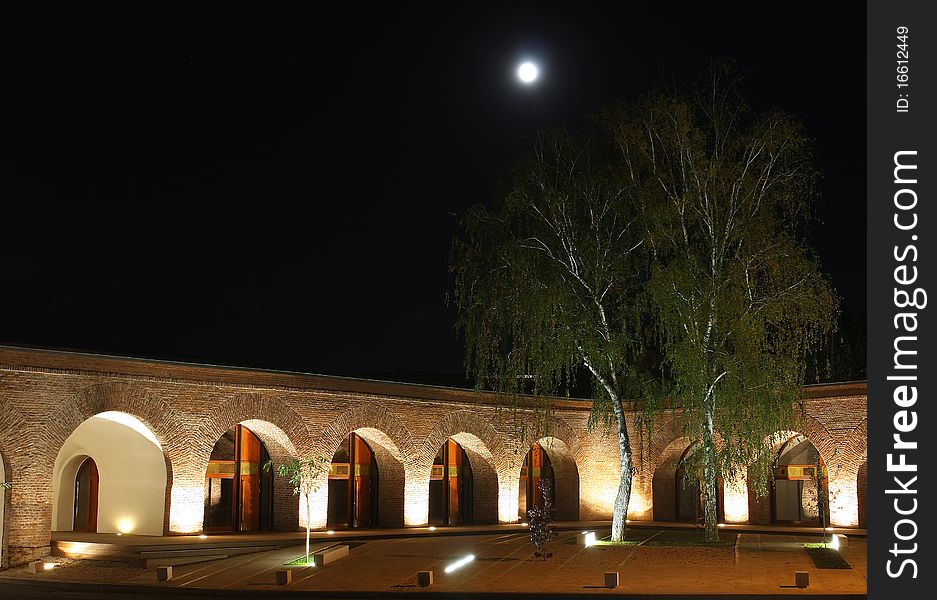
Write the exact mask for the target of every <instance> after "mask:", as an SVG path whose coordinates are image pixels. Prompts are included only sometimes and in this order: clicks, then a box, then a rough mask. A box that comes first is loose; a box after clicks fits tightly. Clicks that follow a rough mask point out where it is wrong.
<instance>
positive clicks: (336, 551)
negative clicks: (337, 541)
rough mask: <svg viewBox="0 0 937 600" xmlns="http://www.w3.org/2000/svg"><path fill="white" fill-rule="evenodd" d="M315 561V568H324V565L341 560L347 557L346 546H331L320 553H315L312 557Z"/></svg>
mask: <svg viewBox="0 0 937 600" xmlns="http://www.w3.org/2000/svg"><path fill="white" fill-rule="evenodd" d="M312 556H313V558H314V559H315V564H316V566H317V567H324V566H325V565H328V564H331V563H333V562H335V561H336V560H341V559H343V558H345V557H346V556H348V546H347V545H346V544H341V545H339V546H332V547H331V548H327V549H325V550H323V551H321V552H316V553H315V554H313V555H312Z"/></svg>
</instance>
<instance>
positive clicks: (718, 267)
mask: <svg viewBox="0 0 937 600" xmlns="http://www.w3.org/2000/svg"><path fill="white" fill-rule="evenodd" d="M605 122H606V123H607V125H608V126H609V128H610V130H611V131H612V133H613V135H614V137H615V140H616V142H617V145H618V148H619V152H620V156H621V171H622V173H623V174H624V176H625V177H626V178H627V180H628V181H629V183H630V185H632V186H634V187H635V188H636V189H640V194H641V195H642V197H643V198H644V202H645V206H646V209H647V221H646V224H647V228H648V229H647V235H646V239H647V244H646V247H647V250H648V252H649V254H650V264H651V278H650V285H649V289H648V291H649V298H650V305H649V306H650V310H651V312H652V313H653V315H654V319H655V322H656V323H657V325H658V327H659V331H660V345H661V353H662V356H663V368H664V373H665V375H666V379H667V383H668V384H669V385H668V386H667V388H666V391H667V393H666V396H667V398H669V399H670V402H672V403H673V404H674V405H675V406H677V407H678V408H679V409H680V410H681V411H682V415H683V418H682V422H683V423H684V427H685V429H686V435H688V436H690V437H691V438H692V439H698V440H700V441H701V444H702V446H701V451H700V452H697V453H695V455H696V456H698V457H699V460H700V461H701V464H699V465H698V467H699V469H700V471H701V473H702V480H703V485H704V502H705V504H704V516H705V527H706V539H707V540H713V541H714V540H717V539H718V529H717V527H716V525H717V506H716V498H717V481H718V477H719V476H720V475H722V476H724V477H734V476H735V474H736V472H738V471H740V470H742V469H744V468H745V467H746V466H747V465H748V464H750V462H751V461H752V460H753V458H754V457H756V456H759V452H761V450H762V447H763V444H764V441H765V439H766V438H767V437H768V436H769V435H771V434H773V433H775V432H777V431H781V430H785V429H789V428H791V426H792V423H793V422H794V420H795V419H796V416H797V406H798V405H799V404H800V402H801V400H802V398H801V393H802V392H801V390H802V386H803V383H804V381H805V369H806V367H805V365H806V361H805V357H806V356H807V355H808V353H811V352H812V351H814V350H815V349H816V348H817V346H818V344H819V343H820V342H821V341H822V339H823V338H824V336H827V335H828V333H829V331H830V329H831V328H832V327H833V324H834V322H835V319H836V313H837V310H838V308H837V307H838V300H837V296H836V294H835V293H834V291H833V290H832V289H831V286H830V284H829V283H828V281H827V280H826V278H825V277H824V276H823V274H822V272H821V269H820V266H819V263H818V260H817V258H816V256H815V255H814V253H813V252H812V251H811V249H810V248H809V247H808V246H807V245H806V243H805V241H804V232H805V225H806V224H807V222H808V219H809V217H810V214H811V206H812V203H813V201H814V200H815V198H816V196H817V185H816V184H817V180H818V176H817V171H816V169H815V168H814V166H813V157H812V153H811V145H810V141H809V140H808V139H807V137H806V136H805V134H804V131H803V127H802V126H801V125H800V124H799V123H798V122H797V121H796V120H795V119H794V118H792V117H791V116H789V115H787V114H784V113H782V112H780V111H776V110H772V111H768V112H765V113H763V114H759V115H755V114H752V112H751V111H749V109H748V108H747V106H746V104H745V102H744V101H743V99H742V97H741V95H740V93H739V81H738V79H737V78H735V77H733V75H732V74H731V72H730V69H729V68H727V67H726V66H725V65H716V66H714V67H713V68H712V69H711V70H710V72H709V73H708V74H707V76H705V77H704V78H703V80H702V81H701V82H699V83H697V84H696V85H692V86H689V87H687V88H685V89H683V90H678V91H670V92H657V93H653V94H651V95H650V96H648V97H647V98H645V99H644V100H642V101H640V102H638V103H636V104H634V105H630V106H627V105H622V106H619V107H617V108H616V109H615V110H613V111H611V112H610V113H608V115H607V118H606V121H605ZM660 405H661V404H660V403H657V407H658V408H659V407H660ZM646 408H654V403H653V402H651V403H649V405H648V406H647V407H646ZM718 438H721V442H722V443H718V441H719V440H718Z"/></svg>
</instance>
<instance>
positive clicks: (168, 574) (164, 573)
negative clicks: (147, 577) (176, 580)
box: [156, 566, 172, 581]
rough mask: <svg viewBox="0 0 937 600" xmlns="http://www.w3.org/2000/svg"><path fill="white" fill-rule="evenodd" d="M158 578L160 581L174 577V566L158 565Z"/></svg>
mask: <svg viewBox="0 0 937 600" xmlns="http://www.w3.org/2000/svg"><path fill="white" fill-rule="evenodd" d="M156 579H157V580H158V581H169V580H170V579H172V566H167V567H156Z"/></svg>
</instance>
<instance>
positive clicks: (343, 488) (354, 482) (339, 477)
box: [326, 432, 380, 529]
mask: <svg viewBox="0 0 937 600" xmlns="http://www.w3.org/2000/svg"><path fill="white" fill-rule="evenodd" d="M379 481H380V474H379V473H378V469H377V459H376V458H375V455H374V451H373V450H372V449H371V446H369V445H368V443H367V442H366V441H365V440H364V438H362V437H361V436H360V435H358V434H357V433H355V432H352V433H350V434H349V435H348V437H347V438H345V439H344V440H343V441H342V443H341V444H340V445H339V447H338V450H336V451H335V454H334V455H333V456H332V464H331V465H330V466H329V499H328V513H327V519H326V523H327V525H328V526H329V527H332V528H349V529H356V528H363V527H377V526H378V524H379V523H380V515H379V512H378V506H379V504H380V503H379V501H378V484H379Z"/></svg>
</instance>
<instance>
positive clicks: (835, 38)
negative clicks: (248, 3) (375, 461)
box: [0, 2, 866, 383]
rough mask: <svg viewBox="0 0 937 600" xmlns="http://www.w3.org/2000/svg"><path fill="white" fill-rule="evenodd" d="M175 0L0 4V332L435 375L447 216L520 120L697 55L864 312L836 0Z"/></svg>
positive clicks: (859, 162) (448, 354) (570, 110)
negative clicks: (259, 0)
mask: <svg viewBox="0 0 937 600" xmlns="http://www.w3.org/2000/svg"><path fill="white" fill-rule="evenodd" d="M190 4H195V3H190ZM199 4H200V6H198V7H194V6H188V7H187V8H185V9H184V10H181V9H180V10H174V9H169V8H165V6H164V5H159V4H154V5H153V9H152V10H151V11H149V12H142V11H141V10H140V9H139V8H134V9H123V10H127V11H129V10H133V11H134V12H119V11H118V12H115V9H114V7H110V8H108V9H107V10H104V9H100V10H99V11H98V12H92V9H90V8H87V7H81V8H73V9H70V10H72V11H74V12H70V13H63V12H57V11H58V10H59V9H52V8H47V9H46V10H45V11H43V12H42V13H31V14H26V13H16V12H11V10H10V8H9V7H5V8H4V14H3V15H2V17H0V82H2V90H3V92H2V96H0V107H2V115H3V118H2V130H0V140H2V144H0V148H2V152H0V182H2V188H0V189H2V202H3V204H2V213H0V252H2V260H3V266H2V268H0V292H2V293H0V343H6V344H12V345H25V346H40V347H50V348H64V349H78V350H86V351H91V352H102V353H110V354H120V355H130V356H140V357H153V358H165V359H175V360H185V361H195V362H208V363H214V364H227V365H238V366H254V367H265V368H274V369H286V370H299V371H308V372H315V373H328V374H339V375H353V376H371V377H382V378H395V379H402V380H412V381H425V382H442V381H445V382H452V383H459V382H460V381H464V378H463V377H462V376H460V375H456V376H453V375H452V374H454V373H460V372H461V370H462V357H463V345H462V341H461V340H459V339H458V338H457V337H456V335H455V331H454V329H453V323H454V321H455V312H454V310H453V309H452V308H451V307H447V306H446V304H445V296H446V290H447V287H448V286H449V275H448V272H447V264H448V258H449V256H448V254H449V246H450V242H451V239H452V236H453V233H454V232H455V229H456V219H457V215H458V213H459V212H460V211H461V210H462V209H464V208H465V207H466V206H468V205H470V204H473V203H476V202H490V199H491V196H492V193H493V191H494V189H495V186H496V184H497V182H498V180H499V177H502V176H503V175H504V174H505V173H506V172H507V170H508V169H509V168H510V166H511V164H512V162H513V161H514V160H515V159H516V157H517V156H519V155H521V154H523V153H525V152H527V151H528V150H529V149H530V148H531V141H532V138H533V136H534V134H535V132H536V131H537V129H538V128H550V127H569V128H571V129H573V130H576V131H582V130H584V128H585V127H586V126H587V123H588V116H589V115H590V114H594V113H595V112H597V111H599V110H600V109H602V108H603V107H605V106H607V105H609V104H611V103H612V102H614V101H616V100H619V99H621V98H635V97H636V96H638V95H640V94H642V93H644V92H646V91H648V90H649V89H650V87H651V86H652V85H653V84H654V83H655V82H657V81H659V80H661V79H662V77H667V78H670V77H671V76H673V77H676V78H677V79H686V78H692V77H695V76H696V75H697V74H698V73H700V72H701V71H702V70H703V69H704V68H705V67H706V65H707V64H708V63H709V62H710V60H711V59H713V58H728V59H733V60H735V62H736V64H737V67H738V69H739V70H740V71H741V72H742V73H743V75H744V76H745V80H746V91H747V97H748V100H749V102H750V103H751V104H752V105H753V106H754V107H755V108H756V109H764V108H768V107H771V106H778V107H781V108H783V109H785V110H787V111H788V112H791V113H793V114H794V115H796V116H798V117H799V118H801V119H802V120H803V122H804V123H805V125H806V127H807V131H808V135H810V136H811V137H813V138H815V139H816V150H817V162H818V165H819V167H820V169H821V170H822V171H823V172H824V174H825V179H824V183H823V190H824V199H823V202H822V204H821V205H820V206H819V217H820V219H821V221H822V222H821V223H818V224H817V225H816V226H814V227H813V232H812V234H813V243H814V245H815V246H816V247H817V249H818V251H819V253H820V257H821V260H822V262H823V267H824V269H825V271H826V272H827V273H828V274H829V275H830V277H831V278H832V280H833V282H834V284H835V286H836V287H837V289H838V290H839V292H840V294H841V295H842V296H843V299H844V304H845V310H846V312H847V314H848V315H851V317H852V318H853V319H854V320H858V322H860V323H861V322H863V321H864V312H865V131H866V129H865V12H864V9H865V7H864V5H863V4H856V5H855V6H854V7H853V12H852V13H843V12H838V11H836V10H835V9H834V8H825V7H822V6H814V4H819V3H813V2H804V3H796V2H794V3H781V4H771V5H765V4H759V3H751V2H749V3H746V4H743V5H738V6H733V5H731V4H728V3H703V6H701V7H697V8H695V9H688V8H686V7H680V6H677V5H674V4H672V3H663V2H656V3H648V5H647V6H645V7H643V8H642V7H640V6H637V4H636V3H626V2H619V3H616V4H615V5H608V6H603V5H584V4H583V3H578V2H577V3H569V4H568V7H566V8H553V9H551V8H546V7H545V6H544V5H543V4H533V5H527V6H524V5H520V4H511V5H510V6H503V7H495V6H491V7H488V8H480V7H479V6H478V5H477V3H464V4H459V5H452V4H450V3H434V4H432V5H427V6H405V5H401V4H399V3H385V4H383V6H381V5H377V6H371V5H359V4H357V3H355V4H352V5H350V6H349V8H348V9H347V11H346V12H341V9H335V8H334V7H333V8H330V9H329V11H325V10H324V9H323V8H321V6H323V5H322V4H321V3H315V4H314V3H303V5H302V6H295V7H293V8H289V9H288V8H284V7H276V8H271V7H259V6H254V7H252V8H244V7H234V6H227V5H226V4H227V3H225V4H219V5H216V6H214V7H210V6H201V3H199ZM268 4H273V3H268ZM697 4H699V3H693V4H692V5H694V6H695V5H697ZM574 5H575V8H572V7H573V6H574ZM654 6H656V7H660V8H658V9H654V8H652V7H654ZM782 11H783V12H782ZM525 58H531V59H534V60H536V61H537V62H539V63H540V67H541V70H542V72H543V79H542V80H541V81H539V82H538V83H537V84H536V85H534V86H531V87H523V86H521V85H519V84H518V82H517V80H516V79H515V77H514V68H515V67H516V65H517V64H518V62H519V61H520V60H522V59H525Z"/></svg>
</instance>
